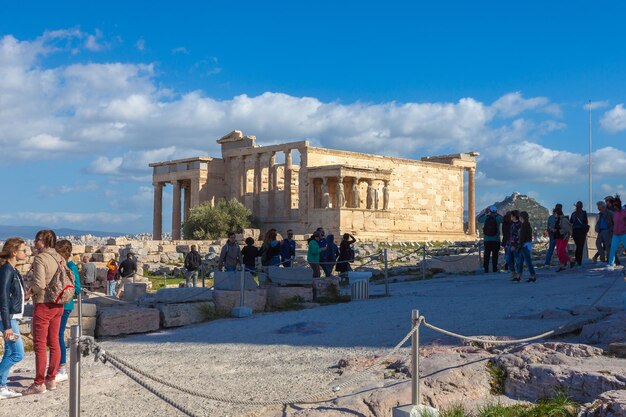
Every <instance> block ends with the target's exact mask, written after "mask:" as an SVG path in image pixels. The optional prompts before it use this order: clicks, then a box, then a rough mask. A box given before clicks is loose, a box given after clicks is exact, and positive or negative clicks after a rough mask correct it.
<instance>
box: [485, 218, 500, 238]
mask: <svg viewBox="0 0 626 417" xmlns="http://www.w3.org/2000/svg"><path fill="white" fill-rule="evenodd" d="M483 234H484V235H485V236H489V237H494V236H498V222H497V220H496V216H492V215H489V216H487V219H486V220H485V225H484V226H483Z"/></svg>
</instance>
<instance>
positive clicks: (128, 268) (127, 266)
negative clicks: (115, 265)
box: [119, 253, 137, 279]
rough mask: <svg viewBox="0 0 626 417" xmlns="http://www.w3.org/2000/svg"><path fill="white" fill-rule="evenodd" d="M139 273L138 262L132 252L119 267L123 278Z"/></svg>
mask: <svg viewBox="0 0 626 417" xmlns="http://www.w3.org/2000/svg"><path fill="white" fill-rule="evenodd" d="M136 273H137V263H136V262H135V260H134V259H133V254H132V253H127V254H126V259H124V260H123V261H122V263H121V264H120V268H119V274H120V277H122V279H128V278H131V277H132V276H133V275H135V274H136Z"/></svg>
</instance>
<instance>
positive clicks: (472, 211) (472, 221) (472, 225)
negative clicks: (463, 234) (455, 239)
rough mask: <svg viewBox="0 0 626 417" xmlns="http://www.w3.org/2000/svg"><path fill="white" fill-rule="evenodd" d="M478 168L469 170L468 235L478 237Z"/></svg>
mask: <svg viewBox="0 0 626 417" xmlns="http://www.w3.org/2000/svg"><path fill="white" fill-rule="evenodd" d="M475 177H476V168H470V169H468V170H467V220H468V222H467V234H469V235H470V236H472V237H473V236H476V190H475Z"/></svg>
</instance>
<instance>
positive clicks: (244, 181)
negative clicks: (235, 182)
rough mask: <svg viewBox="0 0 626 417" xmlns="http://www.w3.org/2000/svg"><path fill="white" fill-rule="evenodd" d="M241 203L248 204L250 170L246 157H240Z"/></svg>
mask: <svg viewBox="0 0 626 417" xmlns="http://www.w3.org/2000/svg"><path fill="white" fill-rule="evenodd" d="M239 164H240V167H239V180H240V182H239V201H241V204H244V205H245V204H246V193H247V192H248V170H247V169H246V157H245V156H240V157H239Z"/></svg>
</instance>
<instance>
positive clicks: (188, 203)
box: [183, 183, 191, 222]
mask: <svg viewBox="0 0 626 417" xmlns="http://www.w3.org/2000/svg"><path fill="white" fill-rule="evenodd" d="M183 188H184V189H185V195H184V200H183V222H186V221H187V219H188V218H189V210H191V195H190V191H191V184H190V183H186V184H185V186H184V187H183Z"/></svg>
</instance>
